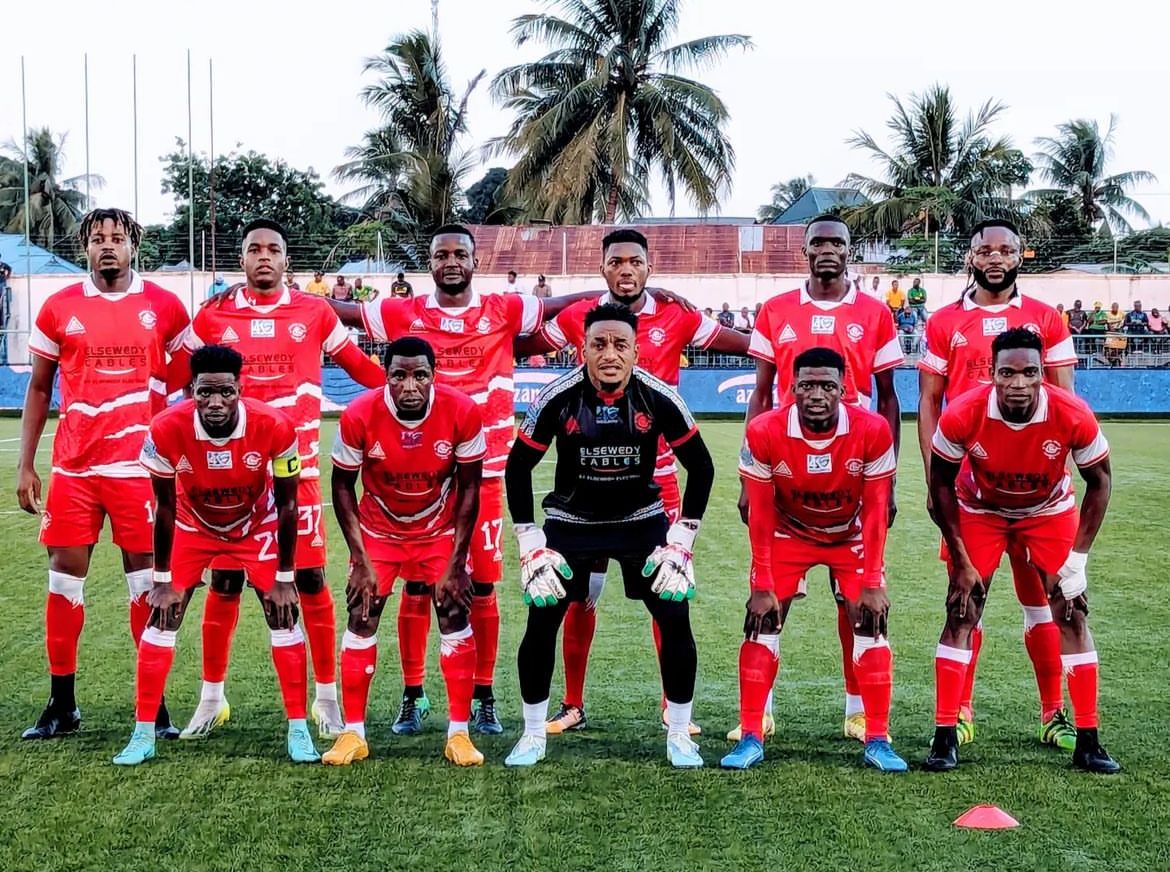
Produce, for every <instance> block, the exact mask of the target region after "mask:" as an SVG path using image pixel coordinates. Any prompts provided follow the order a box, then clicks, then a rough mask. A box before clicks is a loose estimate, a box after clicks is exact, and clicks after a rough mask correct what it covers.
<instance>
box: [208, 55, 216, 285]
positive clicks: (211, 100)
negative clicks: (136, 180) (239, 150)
mask: <svg viewBox="0 0 1170 872" xmlns="http://www.w3.org/2000/svg"><path fill="white" fill-rule="evenodd" d="M207 116H208V126H209V128H210V130H211V166H210V167H209V169H208V176H207V178H208V185H207V187H208V191H209V194H208V206H207V210H208V217H207V220H208V222H209V223H210V224H211V271H212V272H215V271H216V266H215V70H214V69H213V68H212V61H211V58H208V59H207Z"/></svg>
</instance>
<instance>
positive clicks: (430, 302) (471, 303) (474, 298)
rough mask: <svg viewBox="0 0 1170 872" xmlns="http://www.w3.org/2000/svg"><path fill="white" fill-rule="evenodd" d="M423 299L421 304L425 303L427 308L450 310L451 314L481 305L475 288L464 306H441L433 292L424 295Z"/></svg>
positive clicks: (442, 310)
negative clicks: (423, 301)
mask: <svg viewBox="0 0 1170 872" xmlns="http://www.w3.org/2000/svg"><path fill="white" fill-rule="evenodd" d="M423 300H425V301H426V302H425V303H424V304H423V305H425V306H426V307H427V308H428V309H438V310H439V311H441V312H450V313H451V314H452V315H458V314H460V313H462V312H466V311H467V310H468V309H478V308H479V307H480V306H481V305H482V302H481V301H480V299H479V292H478V291H476V290H472V292H471V299H470V300H468V301H467V305H466V306H453V307H448V306H441V305H439V298H438V297H436V296H435V295H434V294H427V295H426V296H425V297H423Z"/></svg>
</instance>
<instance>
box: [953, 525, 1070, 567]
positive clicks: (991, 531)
mask: <svg viewBox="0 0 1170 872" xmlns="http://www.w3.org/2000/svg"><path fill="white" fill-rule="evenodd" d="M1079 522H1080V518H1079V516H1078V514H1077V510H1076V509H1071V510H1069V511H1067V512H1061V513H1060V514H1059V515H1039V516H1037V517H1034V518H1005V517H1003V516H1002V515H990V514H979V513H976V512H968V511H964V510H963V509H960V510H959V535H960V536H962V537H963V545H964V546H965V547H966V548H967V555H968V556H969V557H970V558H971V563H972V564H974V566H975V568H976V569H977V570H978V571H979V574H980V575H982V576H983V577H984V578H990V577H991V575H992V573H994V572H995V570H996V569H998V568H999V561H1000V558H1001V557H1003V553H1004V552H1005V551H1007V550H1008V548H1009V547H1011V548H1012V549H1013V550H1019V551H1020V552H1021V553H1023V554H1025V555H1026V558H1027V560H1028V562H1029V563H1031V564H1032V565H1033V566H1035V567H1036V568H1037V569H1038V570H1039V571H1040V572H1042V573H1044V574H1046V575H1055V574H1056V572H1057V570H1059V569H1060V567H1061V566H1063V565H1064V561H1065V560H1067V559H1068V553H1069V551H1071V550H1072V546H1073V542H1074V541H1075V539H1076V535H1077V525H1078V523H1079Z"/></svg>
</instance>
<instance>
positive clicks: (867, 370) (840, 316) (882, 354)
mask: <svg viewBox="0 0 1170 872" xmlns="http://www.w3.org/2000/svg"><path fill="white" fill-rule="evenodd" d="M849 242H850V239H849V228H848V227H846V226H845V223H844V222H843V221H842V220H841V219H840V218H839V217H837V216H835V215H820V216H818V217H816V218H814V219H813V220H812V221H811V222H810V223H809V225H808V228H807V229H806V230H805V234H804V247H803V251H804V254H805V256H806V257H807V258H808V267H809V277H808V280H807V281H806V282H805V284H804V287H803V288H800V289H798V290H795V291H788V292H787V293H784V294H779V295H777V296H775V297H772V299H770V300H768V301H767V302H766V303H764V305H763V308H761V309H760V314H759V315H758V316H757V317H756V323H755V327H754V329H753V330H752V337H751V348H750V353H751V355H752V356H753V357H755V358H756V388H755V390H754V391H753V392H752V395H751V399H750V400H749V401H748V408H747V415H746V418H745V422H746V423H750V422H751V420H752V419H753V418H755V417H756V415H759V414H760V413H761V412H765V411H768V410H769V409H771V408H772V403H773V399H772V397H773V393H772V392H773V390H774V389H775V391H776V392H777V394H779V395H780V396H785V395H786V394H788V393H789V391H791V389H792V381H791V379H792V373H793V372H794V369H793V361H794V360H795V359H796V356H797V355H798V354H799V353H800V352H802V351H804V350H805V349H807V348H809V347H812V346H823V347H826V348H831V349H833V350H834V351H836V352H837V353H838V354H840V355H841V356H842V357H843V358H844V359H845V378H844V383H843V384H842V394H841V401H842V402H844V403H847V404H848V405H854V406H860V407H861V408H863V409H868V408H869V405H870V391H871V390H872V388H871V385H872V384H876V391H877V404H876V405H877V412H878V414H879V415H881V416H882V417H883V418H885V419H886V421H887V423H889V425H890V431H891V432H892V433H893V438H894V454H895V456H896V455H897V453H898V443H899V432H900V427H901V421H900V418H901V409H900V408H899V406H898V395H897V394H896V393H895V392H894V368H895V367H897V366H898V365H899V364H901V363H902V347H901V345H899V343H898V334H897V330H896V329H895V328H894V319H893V316H891V315H890V310H889V309H887V308H886V305H885V303H883V302H881V301H880V300H876V299H874V298H873V297H871V296H869V295H868V294H863V293H860V292H859V291H858V290H857V288H856V287H854V285H853V283H852V282H851V281H850V280H849V277H848V275H847V274H846V270H847V266H848V262H849ZM746 508H747V501H746V497H745V496H744V495H741V497H740V511H741V514H742V515H743V516H744V522H745V523H746V522H747V516H746ZM895 511H896V509H895V507H894V496H893V488H891V489H890V506H889V523H890V524H892V523H893V521H894V514H895ZM830 584H831V585H832V586H833V587H834V595H835V596H836V598H837V635H838V637H839V639H840V640H841V669H842V672H843V673H844V678H845V723H844V727H843V731H844V734H845V735H846V736H847V737H851V738H854V739H858V740H859V741H865V737H866V728H865V704H864V700H863V699H862V696H861V687H860V685H859V684H858V681H857V677H856V676H855V674H854V669H853V627H852V621H851V620H850V618H849V613H848V610H847V609H846V605H845V600H844V598H843V597H842V596H841V595H840V594H839V593H838V592H837V591H836V587H837V580H835V579H833V578H832V576H830ZM769 707H770V706H769ZM772 729H774V724H773V722H772V719H771V715H770V714H768V715H767V716H766V717H765V733H771V731H772ZM727 737H728V739H731V740H733V741H736V740H738V739H739V735H738V734H737V733H736V731H735V730H732V731H731V732H730V733H728V736H727Z"/></svg>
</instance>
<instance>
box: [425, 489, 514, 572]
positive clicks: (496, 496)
mask: <svg viewBox="0 0 1170 872" xmlns="http://www.w3.org/2000/svg"><path fill="white" fill-rule="evenodd" d="M503 535H504V480H503V479H502V478H485V479H484V480H483V483H482V484H481V485H480V486H479V516H478V517H477V518H476V519H475V531H474V532H473V533H472V534H471V547H470V549H469V550H468V552H467V558H468V563H470V564H471V578H472V580H473V581H479V582H483V583H484V584H496V583H498V582H499V581H501V580H502V579H503V577H504V549H503V547H502V546H501V544H500V539H501V538H502V537H503ZM414 580H415V579H411V581H414Z"/></svg>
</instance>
